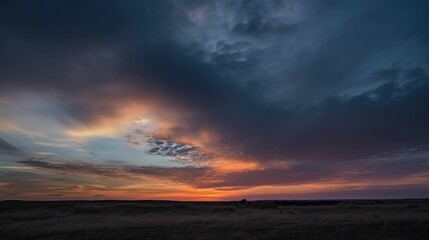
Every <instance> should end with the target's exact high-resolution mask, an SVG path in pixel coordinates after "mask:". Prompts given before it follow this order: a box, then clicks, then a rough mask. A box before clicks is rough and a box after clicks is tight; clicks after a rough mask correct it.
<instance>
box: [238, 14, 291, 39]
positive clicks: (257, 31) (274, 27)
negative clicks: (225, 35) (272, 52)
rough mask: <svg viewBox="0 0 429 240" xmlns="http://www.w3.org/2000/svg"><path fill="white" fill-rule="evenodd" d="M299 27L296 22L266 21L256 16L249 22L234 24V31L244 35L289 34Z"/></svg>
mask: <svg viewBox="0 0 429 240" xmlns="http://www.w3.org/2000/svg"><path fill="white" fill-rule="evenodd" d="M296 28H297V25H296V24H284V23H280V24H272V23H267V22H264V21H263V20H261V19H259V18H254V19H251V20H249V21H248V22H244V23H239V24H237V25H235V26H234V28H233V32H235V33H237V34H244V35H271V34H287V33H291V32H292V31H294V30H295V29H296Z"/></svg>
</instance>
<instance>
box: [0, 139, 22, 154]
mask: <svg viewBox="0 0 429 240" xmlns="http://www.w3.org/2000/svg"><path fill="white" fill-rule="evenodd" d="M0 153H4V154H8V155H13V156H15V155H22V154H23V153H24V152H23V151H22V150H21V149H19V148H18V147H15V146H14V145H12V144H11V143H9V142H7V141H6V140H4V139H2V138H0Z"/></svg>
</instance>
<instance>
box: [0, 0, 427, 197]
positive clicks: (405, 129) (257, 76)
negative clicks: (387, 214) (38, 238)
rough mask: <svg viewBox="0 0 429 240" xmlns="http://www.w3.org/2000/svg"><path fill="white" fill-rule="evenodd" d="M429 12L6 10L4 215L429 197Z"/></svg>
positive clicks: (4, 4)
mask: <svg viewBox="0 0 429 240" xmlns="http://www.w3.org/2000/svg"><path fill="white" fill-rule="evenodd" d="M428 9H429V2H428V1H427V0H409V1H403V0H380V1H373V0H350V1H343V0H327V1H316V0H304V1H302V0H301V1H299V0H266V1H257V0H218V1H214V0H213V1H204V0H181V1H179V0H162V1H152V0H139V1H137V0H136V1H131V0H123V1H115V0H74V1H66V0H41V1H30V0H16V1H12V0H4V1H0V35H1V36H2V37H1V38H0V199H21V200H65V199H71V200H73V199H87V200H102V199H118V200H120V199H127V200H135V199H136V200H137V199H138V200H143V199H161V200H195V201H200V200H201V201H217V200H240V199H242V198H246V199H248V200H249V199H252V200H258V199H357V198H358V199H367V198H427V197H429V31H428V29H429V11H427V10H428Z"/></svg>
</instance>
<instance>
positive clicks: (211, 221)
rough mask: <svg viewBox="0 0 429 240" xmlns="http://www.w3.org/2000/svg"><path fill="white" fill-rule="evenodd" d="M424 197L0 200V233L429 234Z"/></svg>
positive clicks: (37, 235) (240, 236) (43, 235)
mask: <svg viewBox="0 0 429 240" xmlns="http://www.w3.org/2000/svg"><path fill="white" fill-rule="evenodd" d="M427 236H429V200H360V201H255V202H163V201H137V202H136V201H129V202H128V201H101V202H85V201H67V202H64V201H63V202H25V201H4V202H0V239H2V240H7V239H100V240H108V239H133V240H134V239H221V240H227V239H329V240H332V239H347V240H352V239H377V240H379V239H429V238H427Z"/></svg>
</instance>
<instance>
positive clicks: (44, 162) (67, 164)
mask: <svg viewBox="0 0 429 240" xmlns="http://www.w3.org/2000/svg"><path fill="white" fill-rule="evenodd" d="M18 162H19V163H21V164H24V165H26V166H30V167H35V168H39V169H45V170H51V171H56V172H60V173H64V174H69V175H84V176H91V177H105V178H115V179H130V180H142V179H146V178H158V179H163V180H167V181H174V182H179V183H186V184H190V185H193V184H197V183H198V182H199V178H202V177H203V176H204V175H205V174H206V172H207V171H208V170H209V169H207V168H195V167H182V168H179V167H175V168H174V167H173V168H169V167H156V166H115V165H104V164H95V163H85V162H78V161H67V160H61V159H48V158H46V157H28V158H27V159H24V160H20V161H18Z"/></svg>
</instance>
